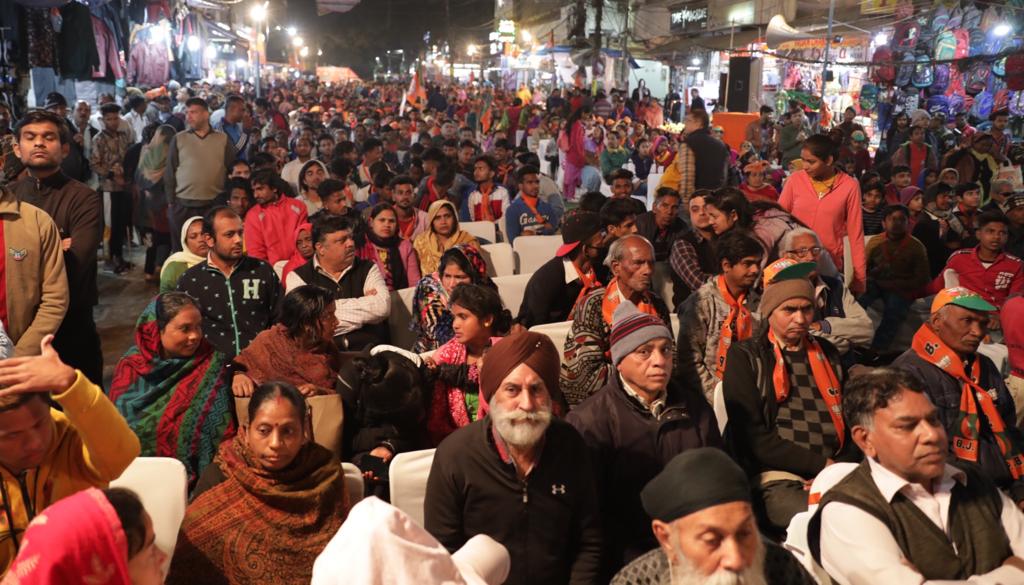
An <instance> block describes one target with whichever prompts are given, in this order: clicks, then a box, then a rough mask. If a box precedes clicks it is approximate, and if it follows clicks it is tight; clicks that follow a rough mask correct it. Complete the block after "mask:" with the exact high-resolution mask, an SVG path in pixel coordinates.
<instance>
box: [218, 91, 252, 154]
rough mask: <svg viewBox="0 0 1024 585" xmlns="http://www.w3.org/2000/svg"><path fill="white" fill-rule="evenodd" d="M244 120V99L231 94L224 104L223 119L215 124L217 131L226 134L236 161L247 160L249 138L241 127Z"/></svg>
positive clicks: (249, 144)
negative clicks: (232, 147)
mask: <svg viewBox="0 0 1024 585" xmlns="http://www.w3.org/2000/svg"><path fill="white" fill-rule="evenodd" d="M243 119H245V99H244V98H242V96H240V95H238V94H231V95H229V96H228V98H227V101H225V102H224V117H223V118H221V120H220V123H219V124H217V130H220V131H221V132H223V133H224V134H227V136H228V140H229V141H230V142H231V144H232V145H233V146H234V147H235V153H236V156H237V157H238V160H243V161H247V160H249V150H250V146H251V136H250V134H249V133H248V132H246V131H245V128H243V127H242V120H243Z"/></svg>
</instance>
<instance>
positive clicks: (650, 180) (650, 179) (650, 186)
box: [647, 173, 662, 210]
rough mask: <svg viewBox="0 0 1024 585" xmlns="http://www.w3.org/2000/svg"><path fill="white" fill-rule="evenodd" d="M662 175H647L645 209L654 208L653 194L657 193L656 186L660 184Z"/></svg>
mask: <svg viewBox="0 0 1024 585" xmlns="http://www.w3.org/2000/svg"><path fill="white" fill-rule="evenodd" d="M661 176H662V173H651V174H649V175H647V209H648V210H650V209H652V208H653V207H654V194H655V193H657V192H658V184H660V183H661Z"/></svg>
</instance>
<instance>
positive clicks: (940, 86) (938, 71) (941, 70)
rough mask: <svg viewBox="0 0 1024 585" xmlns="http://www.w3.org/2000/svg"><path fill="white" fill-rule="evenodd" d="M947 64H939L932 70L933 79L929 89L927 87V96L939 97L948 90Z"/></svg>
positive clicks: (948, 67) (948, 68)
mask: <svg viewBox="0 0 1024 585" xmlns="http://www.w3.org/2000/svg"><path fill="white" fill-rule="evenodd" d="M949 70H950V66H949V63H940V64H939V65H936V66H935V68H934V73H933V75H934V77H935V79H934V80H933V81H932V84H931V86H930V87H928V93H929V95H939V94H941V93H946V89H948V88H949Z"/></svg>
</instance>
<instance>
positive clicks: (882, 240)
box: [857, 205, 928, 351]
mask: <svg viewBox="0 0 1024 585" xmlns="http://www.w3.org/2000/svg"><path fill="white" fill-rule="evenodd" d="M909 213H910V212H909V211H907V208H905V207H903V206H901V205H890V206H889V207H886V208H885V216H884V218H883V221H882V226H883V229H884V230H885V231H884V233H883V234H882V235H880V236H877V237H875V238H872V239H871V242H869V243H868V248H867V257H868V289H867V292H865V293H864V294H863V295H861V296H860V298H859V299H857V302H859V303H860V304H861V306H863V307H864V308H865V309H867V308H869V307H871V305H873V304H874V303H875V302H876V301H878V300H881V301H882V307H883V309H882V321H881V323H879V324H878V328H877V329H876V330H875V335H874V338H873V339H872V341H871V349H873V350H875V351H886V350H888V349H889V346H890V345H891V344H892V342H893V340H894V339H895V338H896V332H897V330H898V329H899V328H900V326H901V325H902V324H903V322H904V320H905V319H906V316H907V313H908V312H909V311H910V304H911V303H912V302H913V301H914V298H915V297H916V296H917V295H918V294H919V293H920V291H921V290H922V288H923V287H924V286H925V284H927V283H928V253H927V251H926V250H925V248H924V245H922V244H921V242H920V241H919V240H917V238H915V237H913V236H911V235H910V233H909V232H908V230H907V218H908V216H909Z"/></svg>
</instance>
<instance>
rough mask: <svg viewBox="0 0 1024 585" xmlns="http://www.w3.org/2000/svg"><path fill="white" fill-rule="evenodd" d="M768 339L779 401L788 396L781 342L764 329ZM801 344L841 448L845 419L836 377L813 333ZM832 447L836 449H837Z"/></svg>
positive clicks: (776, 395) (844, 432) (844, 437)
mask: <svg viewBox="0 0 1024 585" xmlns="http://www.w3.org/2000/svg"><path fill="white" fill-rule="evenodd" d="M768 341H770V342H771V344H772V347H773V348H775V370H774V371H773V372H772V382H773V383H774V385H775V400H776V402H779V403H781V402H783V401H785V400H786V398H788V397H789V376H788V375H787V374H786V362H785V361H784V360H783V357H782V344H780V343H779V341H778V340H777V339H775V334H774V333H772V331H771V329H769V330H768ZM804 348H805V349H806V350H807V361H809V362H810V363H811V375H812V376H814V385H815V386H817V387H818V393H819V394H821V398H822V399H823V400H824V401H825V406H827V407H828V414H829V416H831V417H832V424H834V425H835V427H836V434H838V435H839V449H842V448H843V442H844V440H845V439H846V423H845V422H844V421H843V407H842V394H841V392H840V390H841V387H840V386H839V379H838V378H836V373H835V371H834V370H833V369H832V365H831V364H829V362H828V358H827V357H825V352H824V351H822V349H821V344H819V343H818V340H816V339H814V336H813V335H808V336H806V337H805V338H804ZM839 449H836V451H839Z"/></svg>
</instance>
